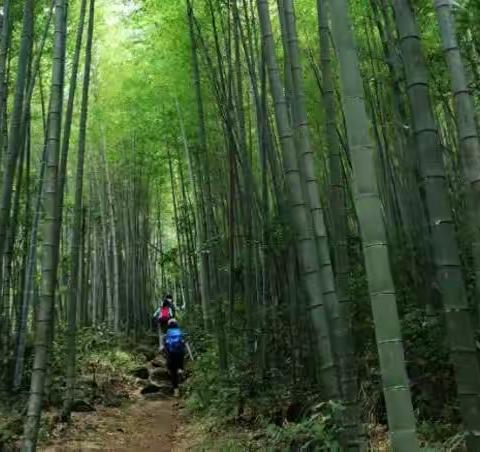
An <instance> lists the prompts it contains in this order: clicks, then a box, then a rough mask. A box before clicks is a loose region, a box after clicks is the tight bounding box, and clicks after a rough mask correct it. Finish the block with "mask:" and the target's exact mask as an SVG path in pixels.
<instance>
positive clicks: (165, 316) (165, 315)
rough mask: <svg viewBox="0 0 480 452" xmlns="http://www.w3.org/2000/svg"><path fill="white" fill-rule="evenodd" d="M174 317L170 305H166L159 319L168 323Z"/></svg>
mask: <svg viewBox="0 0 480 452" xmlns="http://www.w3.org/2000/svg"><path fill="white" fill-rule="evenodd" d="M171 318H172V313H171V311H170V308H169V307H168V306H164V307H163V308H162V309H161V310H160V315H159V316H158V321H159V322H160V323H168V321H169V320H170V319H171Z"/></svg>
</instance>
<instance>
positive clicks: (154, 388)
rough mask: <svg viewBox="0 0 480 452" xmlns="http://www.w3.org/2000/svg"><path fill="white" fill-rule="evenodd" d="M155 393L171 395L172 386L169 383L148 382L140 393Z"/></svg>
mask: <svg viewBox="0 0 480 452" xmlns="http://www.w3.org/2000/svg"><path fill="white" fill-rule="evenodd" d="M156 393H161V394H163V395H171V394H172V387H171V386H170V385H166V384H164V385H156V384H153V383H151V384H149V385H148V386H145V387H144V388H143V389H142V390H141V391H140V394H142V395H146V394H156Z"/></svg>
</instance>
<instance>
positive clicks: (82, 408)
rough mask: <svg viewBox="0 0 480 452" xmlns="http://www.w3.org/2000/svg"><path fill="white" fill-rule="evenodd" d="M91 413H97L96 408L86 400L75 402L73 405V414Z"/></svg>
mask: <svg viewBox="0 0 480 452" xmlns="http://www.w3.org/2000/svg"><path fill="white" fill-rule="evenodd" d="M91 411H95V407H94V406H93V405H90V404H89V403H88V402H85V400H74V401H73V403H72V412H74V413H89V412H91Z"/></svg>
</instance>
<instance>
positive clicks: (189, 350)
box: [185, 342, 194, 361]
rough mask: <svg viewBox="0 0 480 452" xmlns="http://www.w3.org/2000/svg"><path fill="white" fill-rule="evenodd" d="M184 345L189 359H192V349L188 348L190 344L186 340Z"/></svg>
mask: <svg viewBox="0 0 480 452" xmlns="http://www.w3.org/2000/svg"><path fill="white" fill-rule="evenodd" d="M185 346H186V347H187V352H188V356H190V359H191V360H192V361H193V360H194V359H193V354H192V349H191V348H190V344H189V343H188V342H187V343H186V344H185Z"/></svg>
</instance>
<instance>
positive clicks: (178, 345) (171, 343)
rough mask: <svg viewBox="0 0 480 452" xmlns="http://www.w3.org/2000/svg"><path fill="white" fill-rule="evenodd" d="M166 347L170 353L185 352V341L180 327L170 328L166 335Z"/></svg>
mask: <svg viewBox="0 0 480 452" xmlns="http://www.w3.org/2000/svg"><path fill="white" fill-rule="evenodd" d="M165 347H166V349H167V352H168V353H183V351H184V350H185V342H184V340H183V333H182V330H181V329H180V328H169V330H168V331H167V335H166V337H165Z"/></svg>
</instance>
